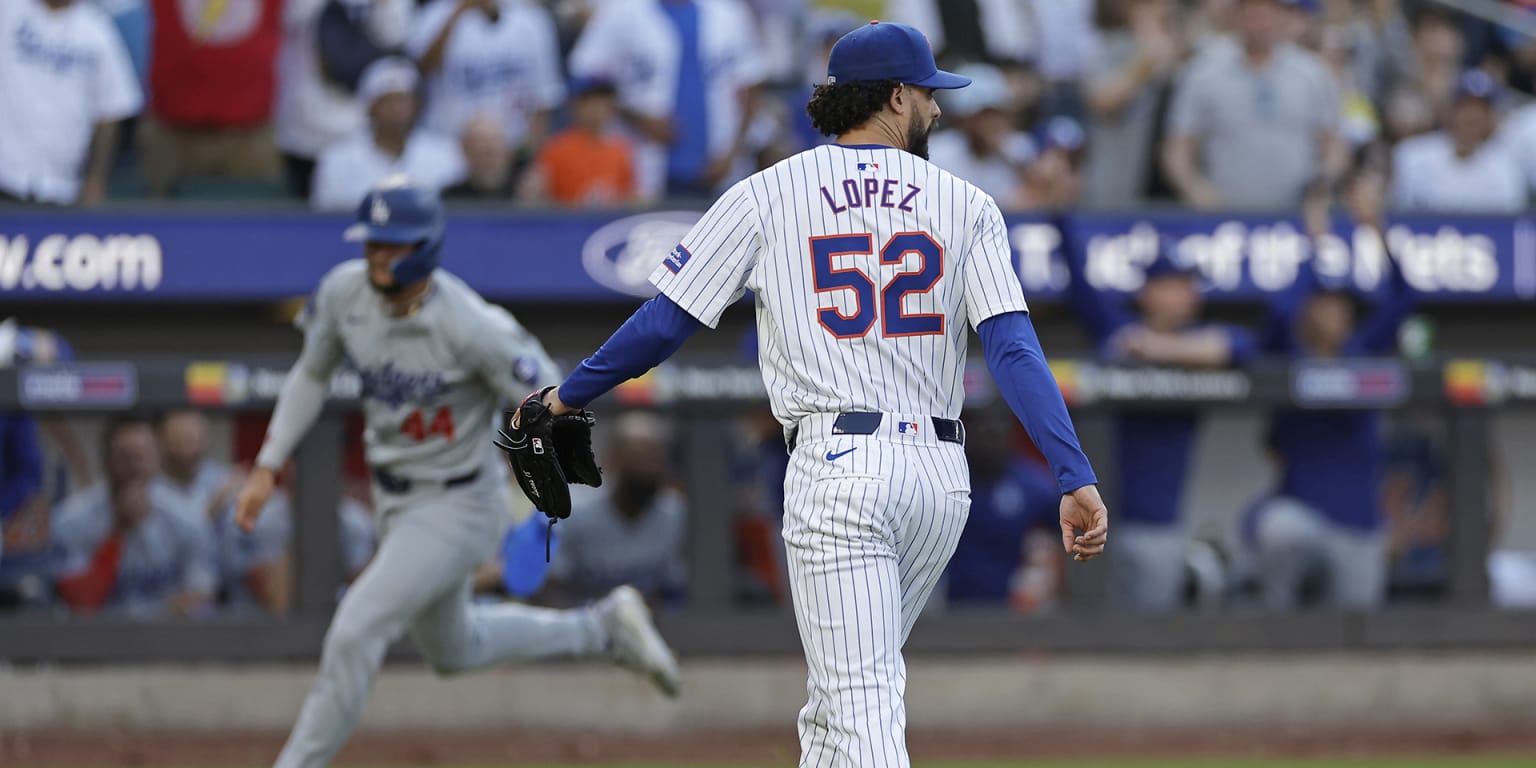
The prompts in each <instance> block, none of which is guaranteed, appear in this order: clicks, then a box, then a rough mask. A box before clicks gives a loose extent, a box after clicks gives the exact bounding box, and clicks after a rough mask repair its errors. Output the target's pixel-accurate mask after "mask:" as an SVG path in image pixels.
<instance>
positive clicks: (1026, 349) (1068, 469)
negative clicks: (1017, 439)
mask: <svg viewBox="0 0 1536 768" xmlns="http://www.w3.org/2000/svg"><path fill="white" fill-rule="evenodd" d="M977 331H978V332H980V334H981V343H982V346H983V347H984V348H985V349H986V355H987V367H988V368H989V369H991V371H992V378H994V379H996V380H997V386H998V389H1000V390H1002V393H1003V399H1004V400H1007V401H1008V407H1010V408H1012V409H1013V413H1014V415H1015V416H1017V417H1018V418H1019V421H1020V422H1021V423H1023V424H1024V430H1025V431H1026V432H1028V433H1029V439H1031V440H1033V441H1034V442H1035V447H1037V448H1039V449H1040V452H1041V453H1043V454H1045V460H1046V461H1047V462H1049V463H1050V465H1051V471H1052V472H1053V473H1055V475H1056V484H1057V485H1058V486H1059V487H1060V488H1061V492H1062V493H1071V492H1073V491H1075V490H1077V489H1079V488H1082V487H1083V486H1085V485H1093V484H1095V483H1097V482H1098V478H1097V477H1095V476H1094V474H1093V465H1091V464H1089V462H1088V457H1087V456H1086V455H1084V454H1083V448H1082V446H1080V445H1078V442H1077V431H1076V430H1074V429H1073V428H1072V417H1071V416H1069V415H1068V414H1067V403H1066V401H1065V400H1062V398H1061V387H1059V386H1058V385H1057V384H1056V377H1055V376H1054V375H1052V374H1051V368H1050V366H1049V365H1047V364H1046V362H1045V352H1044V351H1043V350H1041V349H1040V338H1039V337H1038V336H1036V335H1035V326H1034V324H1032V323H1030V322H1029V315H1028V314H1026V313H1024V312H1005V313H1003V314H1001V315H994V316H992V317H989V318H987V319H986V320H984V321H982V323H981V325H980V326H978V327H977Z"/></svg>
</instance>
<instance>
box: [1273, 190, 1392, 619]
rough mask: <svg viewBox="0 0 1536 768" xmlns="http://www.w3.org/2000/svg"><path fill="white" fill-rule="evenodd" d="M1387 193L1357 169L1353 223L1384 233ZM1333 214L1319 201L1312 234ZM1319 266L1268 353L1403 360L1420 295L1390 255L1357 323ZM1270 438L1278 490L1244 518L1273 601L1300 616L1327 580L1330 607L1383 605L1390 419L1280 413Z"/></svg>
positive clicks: (1299, 284) (1284, 310) (1285, 308)
mask: <svg viewBox="0 0 1536 768" xmlns="http://www.w3.org/2000/svg"><path fill="white" fill-rule="evenodd" d="M1383 185H1384V180H1383V176H1382V174H1381V172H1380V171H1379V170H1376V169H1373V168H1367V169H1365V170H1363V171H1358V172H1356V174H1355V175H1354V177H1353V178H1352V179H1351V181H1350V183H1349V189H1350V203H1351V208H1352V213H1353V214H1354V217H1355V218H1356V219H1357V220H1359V221H1360V222H1361V223H1364V224H1367V225H1370V226H1372V227H1374V228H1375V229H1376V230H1377V231H1378V232H1381V231H1382V228H1381V224H1380V218H1379V217H1380V210H1381V208H1380V202H1379V201H1380V199H1381V194H1380V188H1381V187H1382V186H1383ZM1320 205H1321V209H1320V210H1319V206H1320ZM1326 210H1327V209H1326V202H1324V203H1321V204H1320V203H1318V202H1316V200H1314V201H1313V202H1311V203H1309V211H1308V215H1307V219H1308V229H1309V231H1310V232H1311V233H1312V235H1313V236H1314V237H1319V236H1321V235H1323V234H1324V233H1325V232H1326V231H1327V230H1328V229H1329V224H1328V219H1327V214H1326ZM1310 267H1311V265H1310V264H1304V265H1303V266H1302V270H1301V274H1300V275H1299V276H1298V278H1297V280H1296V283H1295V284H1294V286H1293V287H1292V288H1291V289H1290V290H1289V291H1287V292H1286V293H1284V294H1282V295H1281V296H1280V297H1278V298H1277V300H1276V301H1275V302H1274V304H1273V306H1272V307H1271V309H1270V314H1269V318H1268V320H1267V321H1266V323H1265V329H1264V332H1263V334H1262V346H1263V349H1264V350H1265V352H1267V353H1269V354H1274V355H1283V356H1286V357H1291V358H1297V359H1315V360H1319V359H1320V360H1327V359H1339V358H1350V357H1372V356H1375V357H1380V356H1385V355H1393V354H1395V353H1396V346H1397V332H1398V327H1399V326H1400V325H1401V324H1402V322H1403V320H1405V319H1406V318H1407V317H1408V315H1409V313H1410V312H1412V311H1413V307H1414V303H1415V296H1414V292H1413V289H1412V288H1411V287H1410V286H1409V285H1408V282H1407V280H1406V279H1405V278H1404V276H1403V271H1402V269H1401V268H1399V267H1398V266H1397V265H1396V264H1395V263H1393V260H1392V259H1391V258H1390V254H1388V258H1387V263H1386V265H1385V269H1386V270H1387V271H1388V272H1389V273H1390V274H1389V276H1388V278H1387V282H1388V286H1387V290H1386V293H1385V295H1384V296H1383V297H1382V298H1381V301H1380V302H1379V304H1378V305H1377V306H1376V308H1375V310H1374V311H1373V312H1372V313H1371V314H1370V315H1369V316H1367V317H1366V318H1365V320H1364V321H1363V322H1356V318H1355V311H1356V308H1355V301H1356V299H1355V297H1354V295H1353V294H1352V293H1351V292H1350V287H1349V285H1348V284H1347V283H1345V282H1344V281H1341V280H1335V279H1331V278H1329V277H1327V276H1324V275H1320V274H1319V273H1318V272H1317V271H1316V270H1314V269H1311V268H1310ZM1268 439H1269V447H1270V449H1271V450H1272V451H1273V453H1274V456H1275V459H1276V461H1277V462H1278V464H1279V468H1280V482H1279V487H1278V488H1277V489H1276V491H1275V493H1274V495H1273V496H1272V497H1271V498H1270V499H1268V500H1266V501H1264V502H1262V503H1260V504H1258V505H1256V506H1255V507H1254V508H1253V510H1252V511H1251V513H1250V519H1248V520H1247V521H1246V523H1247V525H1248V535H1249V539H1250V541H1251V542H1252V544H1253V546H1254V548H1255V550H1256V552H1257V554H1258V568H1259V571H1260V574H1259V577H1260V580H1261V583H1262V588H1263V596H1264V602H1265V605H1266V606H1267V607H1268V608H1270V609H1272V610H1287V609H1290V608H1294V607H1295V606H1296V605H1297V603H1298V598H1299V596H1300V594H1301V590H1302V586H1303V584H1304V583H1306V582H1307V580H1308V578H1309V577H1312V576H1321V577H1322V579H1323V599H1324V601H1325V603H1326V604H1327V605H1329V606H1330V607H1335V608H1370V607H1374V606H1377V605H1379V604H1380V603H1381V602H1382V599H1383V598H1384V597H1385V594H1386V574H1387V557H1386V537H1385V535H1384V534H1383V526H1382V510H1381V500H1380V496H1379V490H1380V489H1381V481H1382V472H1383V467H1384V456H1385V451H1384V448H1383V444H1382V437H1381V413H1380V411H1377V410H1297V409H1282V410H1279V411H1276V412H1275V413H1274V414H1273V415H1272V416H1271V418H1270V425H1269V431H1268Z"/></svg>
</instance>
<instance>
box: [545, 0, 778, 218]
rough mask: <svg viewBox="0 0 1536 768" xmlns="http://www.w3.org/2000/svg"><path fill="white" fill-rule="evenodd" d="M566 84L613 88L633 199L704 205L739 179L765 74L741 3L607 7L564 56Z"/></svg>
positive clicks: (638, 2) (615, 0) (650, 0)
mask: <svg viewBox="0 0 1536 768" xmlns="http://www.w3.org/2000/svg"><path fill="white" fill-rule="evenodd" d="M570 65H571V74H572V76H574V77H582V78H593V79H597V80H612V81H613V82H614V83H615V85H616V86H617V87H618V92H619V106H620V108H621V109H622V110H623V113H624V116H625V118H626V120H627V121H628V122H629V124H630V125H631V126H632V127H633V128H634V129H635V130H636V131H637V132H638V133H639V134H641V136H643V137H644V139H646V141H645V142H643V143H641V144H640V145H639V146H638V147H637V148H636V153H635V170H636V181H637V185H638V187H639V193H640V196H641V197H643V198H654V197H656V196H658V195H660V194H661V193H662V192H663V191H665V192H667V193H668V194H671V195H681V196H690V197H712V196H713V192H714V190H715V189H718V188H719V187H720V186H721V185H722V184H724V183H728V182H730V181H731V180H732V179H733V177H735V176H741V175H745V174H744V171H746V170H751V169H750V168H745V166H744V165H743V163H742V155H743V153H744V150H745V148H746V146H747V140H748V135H747V129H748V127H749V126H750V125H751V122H752V113H753V107H752V105H753V89H754V87H755V86H756V85H757V84H758V83H759V82H761V81H762V79H763V67H762V60H761V54H760V46H759V43H758V38H757V33H756V31H755V30H754V28H753V26H752V14H751V12H750V11H749V10H748V9H747V7H746V6H745V5H743V4H742V2H741V0H606V2H604V3H603V5H601V6H600V7H598V9H597V12H596V13H595V14H594V15H593V16H592V20H591V21H590V22H589V23H588V24H587V27H586V29H585V30H583V31H582V34H581V38H580V39H579V40H577V42H576V47H575V49H574V50H572V51H571V60H570Z"/></svg>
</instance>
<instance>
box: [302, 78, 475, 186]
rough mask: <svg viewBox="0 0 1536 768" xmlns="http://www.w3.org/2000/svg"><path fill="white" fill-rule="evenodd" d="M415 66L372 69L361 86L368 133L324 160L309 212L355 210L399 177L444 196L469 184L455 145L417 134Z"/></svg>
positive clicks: (425, 133)
mask: <svg viewBox="0 0 1536 768" xmlns="http://www.w3.org/2000/svg"><path fill="white" fill-rule="evenodd" d="M419 84H420V76H419V75H418V74H417V71H416V65H415V64H413V63H411V61H410V60H409V59H406V58H403V57H399V56H390V57H386V58H383V59H379V60H378V61H376V62H374V63H373V64H370V65H369V66H368V70H367V71H366V72H364V73H363V79H362V82H361V83H360V84H359V85H358V89H357V91H358V98H360V99H361V100H362V101H363V103H364V104H367V105H368V123H369V130H368V131H367V132H366V133H361V134H358V135H356V136H354V137H352V138H351V139H348V140H346V141H343V142H342V143H340V144H334V145H332V146H330V147H328V148H326V150H325V151H324V152H322V153H321V154H320V161H319V163H318V164H317V165H316V166H315V181H314V186H313V189H312V190H311V193H310V198H309V202H310V207H312V208H314V209H316V210H323V211H344V210H351V209H352V208H354V207H356V206H357V204H358V202H359V201H361V200H362V199H363V197H364V196H365V195H366V194H367V193H368V190H369V188H371V187H372V186H373V185H374V184H375V183H377V182H378V181H379V180H380V179H383V178H385V177H387V176H392V175H395V174H404V175H406V176H409V177H410V178H411V179H412V180H414V181H415V182H416V183H418V184H421V185H423V186H427V187H430V188H432V189H433V190H434V191H441V190H442V189H443V188H444V187H448V186H451V185H453V184H455V183H457V182H458V181H459V180H460V179H463V178H464V156H463V155H462V154H461V153H460V152H459V148H458V146H457V145H456V144H455V143H454V142H453V141H452V140H450V139H446V138H443V137H442V136H438V135H436V134H433V133H431V132H428V131H425V130H416V129H415V127H414V126H415V122H416V112H417V109H416V107H417V99H416V88H417V86H418V85H419Z"/></svg>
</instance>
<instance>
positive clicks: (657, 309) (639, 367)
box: [560, 295, 704, 408]
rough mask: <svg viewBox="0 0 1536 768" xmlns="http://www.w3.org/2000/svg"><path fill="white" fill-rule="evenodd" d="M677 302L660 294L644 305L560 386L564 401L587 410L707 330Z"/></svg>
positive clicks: (571, 405) (561, 396) (561, 397)
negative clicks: (596, 401) (699, 332)
mask: <svg viewBox="0 0 1536 768" xmlns="http://www.w3.org/2000/svg"><path fill="white" fill-rule="evenodd" d="M703 327H704V324H703V323H700V322H699V321H698V320H697V319H696V318H694V316H693V315H690V314H688V313H687V312H685V311H683V308H682V307H679V306H678V305H677V303H676V302H674V301H672V300H671V299H669V298H667V297H666V296H662V295H658V296H656V297H655V298H653V299H651V300H650V301H647V302H646V303H644V304H642V305H640V308H639V309H637V310H635V313H634V314H633V315H630V316H629V319H628V320H625V321H624V324H623V325H621V326H619V330H617V331H614V334H613V335H612V336H610V337H609V338H608V341H606V342H604V343H603V346H602V347H601V348H599V349H598V350H597V352H595V353H593V355H592V356H591V357H589V358H587V359H586V360H583V361H581V365H579V366H577V367H576V370H574V371H572V372H571V375H570V376H568V377H566V379H565V383H563V384H561V385H560V401H561V402H563V403H565V404H566V405H569V406H570V407H572V408H585V407H587V404H589V403H591V402H592V401H593V400H596V399H597V398H599V397H601V396H602V395H603V394H604V393H606V392H607V391H608V390H610V389H613V388H614V387H617V386H618V385H620V384H623V383H624V382H626V381H629V380H630V379H633V378H635V377H636V376H639V375H641V374H643V373H645V372H646V371H649V370H650V369H652V368H655V367H656V366H657V365H660V364H661V362H662V361H663V360H666V359H667V358H669V357H671V356H672V355H673V354H674V353H676V352H677V350H678V349H679V348H680V347H682V346H683V342H685V341H687V340H688V337H690V336H692V335H693V334H694V332H695V331H697V330H699V329H700V328H703Z"/></svg>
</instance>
